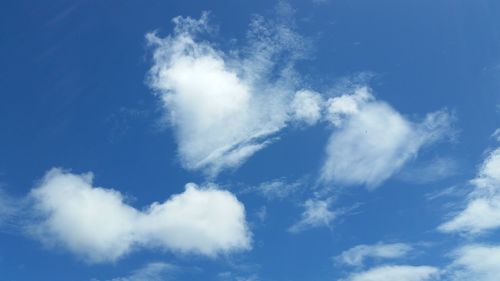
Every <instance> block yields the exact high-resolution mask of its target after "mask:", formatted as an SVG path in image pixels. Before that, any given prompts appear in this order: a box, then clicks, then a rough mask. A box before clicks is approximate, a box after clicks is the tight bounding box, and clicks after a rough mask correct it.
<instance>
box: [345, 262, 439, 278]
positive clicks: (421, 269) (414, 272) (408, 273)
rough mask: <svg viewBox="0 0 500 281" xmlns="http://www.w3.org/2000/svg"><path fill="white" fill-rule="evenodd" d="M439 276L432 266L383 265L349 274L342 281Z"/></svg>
mask: <svg viewBox="0 0 500 281" xmlns="http://www.w3.org/2000/svg"><path fill="white" fill-rule="evenodd" d="M438 276H439V269H437V268H435V267H432V266H411V265H383V266H379V267H375V268H372V269H369V270H367V271H363V272H358V273H353V274H351V275H350V276H349V277H348V278H347V279H343V280H342V281H429V280H435V279H436V278H437V277H438Z"/></svg>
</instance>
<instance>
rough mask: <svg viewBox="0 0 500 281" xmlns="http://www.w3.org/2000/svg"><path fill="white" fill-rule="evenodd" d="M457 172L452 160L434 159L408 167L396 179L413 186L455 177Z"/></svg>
mask: <svg viewBox="0 0 500 281" xmlns="http://www.w3.org/2000/svg"><path fill="white" fill-rule="evenodd" d="M458 170H459V165H458V163H457V161H455V160H454V159H452V158H442V157H441V158H435V159H432V160H430V161H426V162H423V163H417V164H415V165H409V167H407V168H404V169H403V170H402V171H401V173H400V174H399V175H398V178H399V179H401V180H403V181H405V182H410V183H413V184H427V183H431V182H436V181H440V180H443V179H446V178H449V177H451V176H453V175H456V174H457V173H458Z"/></svg>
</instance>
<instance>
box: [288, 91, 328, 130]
mask: <svg viewBox="0 0 500 281" xmlns="http://www.w3.org/2000/svg"><path fill="white" fill-rule="evenodd" d="M322 107H323V98H322V97H321V95H320V94H318V93H316V92H312V91H309V90H302V91H299V92H297V93H296V94H295V97H294V98H293V101H292V105H291V110H292V116H293V118H294V119H295V120H297V121H301V122H304V123H305V124H307V125H314V124H316V123H317V122H318V121H319V120H320V119H321V117H322Z"/></svg>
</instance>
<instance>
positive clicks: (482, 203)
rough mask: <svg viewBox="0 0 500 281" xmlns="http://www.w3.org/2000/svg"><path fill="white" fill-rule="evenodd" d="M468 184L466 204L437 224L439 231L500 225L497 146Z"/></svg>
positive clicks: (470, 231)
mask: <svg viewBox="0 0 500 281" xmlns="http://www.w3.org/2000/svg"><path fill="white" fill-rule="evenodd" d="M471 184H472V185H473V186H474V190H473V191H472V192H471V193H470V194H469V196H468V199H467V204H466V207H465V208H464V209H463V210H461V211H460V212H458V213H457V214H456V215H455V216H454V217H453V218H451V219H450V220H449V221H447V222H445V223H443V224H442V225H440V226H439V228H438V229H439V230H440V231H442V232H459V233H466V234H480V233H482V232H485V231H488V230H493V229H497V228H499V227H500V148H497V149H495V150H493V151H491V152H490V153H489V155H488V156H487V157H486V159H485V160H484V162H483V163H482V165H481V166H480V168H479V171H478V175H477V177H476V178H475V179H473V180H472V181H471Z"/></svg>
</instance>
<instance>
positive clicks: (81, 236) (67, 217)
mask: <svg viewBox="0 0 500 281" xmlns="http://www.w3.org/2000/svg"><path fill="white" fill-rule="evenodd" d="M29 198H30V200H31V201H32V204H33V211H34V213H35V215H36V218H35V219H34V222H33V225H32V226H31V227H30V229H29V230H30V232H31V233H32V235H34V237H36V238H38V239H40V240H41V241H43V242H44V243H46V244H47V245H50V246H60V247H62V248H64V249H67V250H68V251H70V252H71V253H73V254H75V255H77V256H79V257H81V258H83V259H84V260H86V261H88V262H94V263H99V262H112V261H116V260H117V259H119V258H120V257H122V256H124V255H125V254H127V253H129V252H131V251H132V250H133V249H135V248H140V247H147V248H162V249H165V250H170V251H175V252H182V253H196V254H202V255H207V256H215V255H217V254H220V253H225V252H230V251H236V250H245V249H249V248H250V242H251V241H250V240H251V235H250V232H249V230H248V227H247V224H246V220H245V209H244V206H243V204H242V203H240V202H239V201H238V199H237V198H236V197H235V196H234V195H232V194H231V193H229V192H228V191H223V190H219V189H216V188H214V187H198V186H197V185H195V184H192V183H190V184H187V185H186V189H185V191H184V192H183V193H181V194H177V195H174V196H172V197H171V198H170V199H168V200H166V201H164V202H162V203H160V202H155V203H153V204H151V205H150V206H149V207H147V208H144V209H142V210H138V209H136V208H134V207H132V206H130V205H128V204H127V203H125V202H124V198H123V196H122V195H121V194H120V192H118V191H116V190H113V189H107V188H102V187H94V186H93V185H92V174H91V173H88V174H83V175H76V174H72V173H69V172H65V171H63V170H61V169H52V170H50V171H49V172H48V173H47V174H46V175H45V176H44V178H43V179H42V180H41V181H40V182H39V184H38V186H37V187H36V188H34V189H33V190H32V191H31V193H30V195H29Z"/></svg>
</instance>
